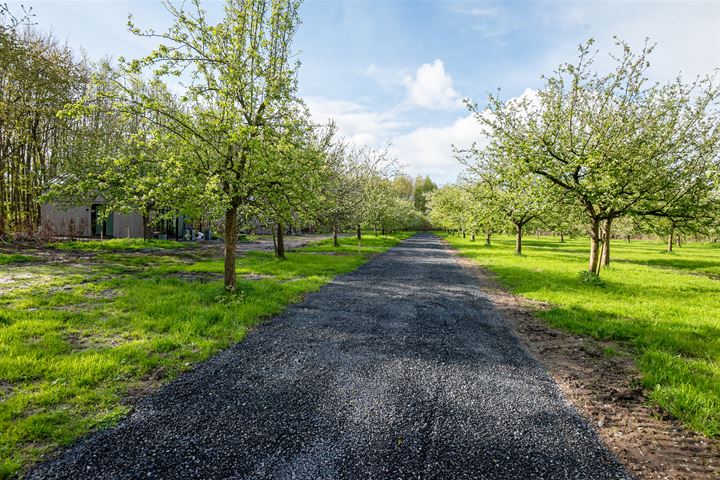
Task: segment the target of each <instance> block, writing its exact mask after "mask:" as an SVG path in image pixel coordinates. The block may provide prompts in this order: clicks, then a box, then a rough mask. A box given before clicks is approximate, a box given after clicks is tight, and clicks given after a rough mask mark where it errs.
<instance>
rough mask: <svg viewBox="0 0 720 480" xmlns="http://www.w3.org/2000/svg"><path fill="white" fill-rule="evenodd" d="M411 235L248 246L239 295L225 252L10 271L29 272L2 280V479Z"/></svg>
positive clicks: (110, 258)
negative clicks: (266, 249)
mask: <svg viewBox="0 0 720 480" xmlns="http://www.w3.org/2000/svg"><path fill="white" fill-rule="evenodd" d="M407 236H408V235H406V234H402V235H397V236H388V237H384V238H383V237H378V238H375V237H367V238H365V239H364V240H363V246H362V248H361V251H360V252H359V253H358V251H357V245H356V244H355V242H354V241H353V239H342V240H341V246H340V247H338V248H335V249H333V248H328V247H327V246H326V245H325V244H324V243H325V242H322V243H321V244H320V245H313V246H310V247H308V248H304V249H298V251H293V252H289V253H287V259H286V260H284V261H282V260H276V259H275V258H273V256H272V254H270V253H263V252H251V253H248V254H246V255H243V256H241V257H240V258H239V259H238V263H237V271H238V292H237V293H236V294H234V295H229V294H227V293H226V292H225V290H224V288H223V283H222V271H223V262H222V259H220V258H211V259H200V260H198V261H197V262H195V263H191V264H188V263H187V259H186V258H181V257H175V256H173V254H172V253H173V252H167V254H165V255H159V254H157V253H154V254H152V255H141V254H135V253H134V254H133V255H123V254H121V253H111V252H106V253H104V254H103V255H101V256H100V257H99V258H100V262H97V263H93V264H92V265H88V266H87V267H84V268H81V267H79V266H77V265H76V266H72V265H71V266H68V265H64V266H60V265H51V264H43V265H32V266H30V265H29V266H27V267H24V266H23V267H16V268H22V269H24V268H27V269H28V270H27V272H26V275H25V277H21V279H20V280H18V282H17V283H11V285H13V286H14V287H16V288H7V287H0V288H6V290H5V291H2V290H0V400H1V401H0V477H9V476H12V475H14V474H16V473H18V472H22V471H23V469H24V468H26V467H27V466H28V465H29V464H31V463H32V462H33V461H36V460H38V459H39V458H40V457H41V456H42V455H43V454H45V453H47V452H48V451H50V450H52V449H53V448H55V447H57V446H58V445H66V444H68V443H70V442H72V441H73V440H74V439H76V438H77V437H78V436H80V435H83V434H85V433H87V432H88V431H90V430H92V429H94V428H97V427H102V426H106V425H111V424H113V423H115V422H116V421H117V420H118V419H119V418H121V417H122V416H123V415H125V414H126V413H127V412H128V410H129V407H128V402H126V401H124V400H125V399H127V398H129V397H132V396H134V395H137V392H145V391H147V390H148V389H149V388H155V387H157V386H159V385H160V384H162V383H163V382H167V381H169V380H170V379H172V378H174V377H175V376H177V375H178V374H179V373H180V372H182V371H183V370H186V369H187V368H189V366H190V365H191V364H192V363H194V362H198V361H200V360H203V359H205V358H207V357H209V356H210V355H212V354H214V353H216V352H217V351H218V350H220V349H222V348H224V347H227V346H229V345H231V344H233V343H235V342H238V341H240V340H242V338H243V337H244V336H245V335H246V333H247V331H248V328H249V327H251V326H252V325H255V324H256V323H257V322H258V321H260V320H261V319H263V318H265V317H268V316H270V315H273V314H277V313H279V312H281V311H282V310H283V309H284V308H285V307H286V306H287V305H288V304H290V303H293V302H297V301H299V300H301V299H302V297H303V295H304V294H306V293H308V292H311V291H315V290H317V289H319V288H320V287H321V286H322V285H324V284H326V283H327V282H329V281H330V280H331V279H332V278H333V277H334V276H335V275H337V274H340V273H344V272H348V271H351V270H353V269H355V268H357V267H358V266H359V265H361V264H362V263H364V262H365V261H367V259H368V258H370V256H371V255H372V254H374V253H377V252H379V251H383V250H385V249H387V248H389V247H391V246H392V245H395V244H396V243H398V241H399V239H400V238H405V237H407ZM103 243H106V242H103ZM121 245H123V247H121V248H124V245H125V243H122V244H121ZM318 249H321V250H322V251H334V252H338V253H347V255H320V254H317V250H318ZM103 250H106V248H103ZM138 258H139V259H140V261H138ZM143 260H145V261H143ZM28 275H32V278H33V282H32V284H31V285H29V286H28V285H27V284H26V283H23V282H27V281H28V280H27V277H28ZM290 280H292V281H290Z"/></svg>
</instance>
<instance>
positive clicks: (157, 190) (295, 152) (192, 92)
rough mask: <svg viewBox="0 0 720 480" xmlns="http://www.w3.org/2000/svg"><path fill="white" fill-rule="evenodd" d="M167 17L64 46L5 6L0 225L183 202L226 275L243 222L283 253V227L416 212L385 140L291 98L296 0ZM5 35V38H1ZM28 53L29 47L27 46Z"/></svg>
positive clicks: (420, 205)
mask: <svg viewBox="0 0 720 480" xmlns="http://www.w3.org/2000/svg"><path fill="white" fill-rule="evenodd" d="M164 5H165V8H166V9H167V13H168V15H169V17H170V19H171V22H170V26H169V27H168V28H167V29H166V30H163V31H156V30H153V29H143V28H140V27H139V26H137V25H136V22H135V20H134V19H133V18H132V17H130V19H129V21H128V26H129V30H130V31H131V32H132V33H133V34H134V35H137V36H139V37H143V38H146V39H150V40H152V41H154V42H155V43H156V47H155V48H154V49H153V50H152V52H151V53H150V54H148V55H146V56H144V57H142V58H136V59H124V58H119V59H118V61H116V62H111V61H110V60H101V61H98V62H90V61H88V60H87V59H79V60H78V59H76V58H75V56H74V55H73V52H71V51H70V50H69V49H68V48H67V47H65V46H62V45H60V44H59V43H58V42H57V41H56V40H54V39H53V38H52V37H50V36H42V35H40V34H39V33H37V31H36V30H35V29H34V28H33V26H32V24H31V18H32V17H31V15H27V16H24V18H22V19H20V20H18V19H17V18H16V17H13V16H12V15H11V14H10V12H9V11H8V10H7V8H4V9H3V10H2V13H3V16H2V18H3V22H2V30H0V32H1V34H2V36H1V37H0V41H2V42H3V45H2V46H3V48H2V49H0V51H1V52H2V54H1V55H2V58H0V62H2V64H1V65H0V95H1V97H0V102H2V103H0V109H1V110H0V155H1V158H2V163H1V164H0V168H2V170H0V182H1V183H0V187H2V188H0V191H1V192H2V197H0V219H2V220H0V235H7V234H10V233H17V232H21V231H26V232H36V231H37V230H38V228H42V225H40V224H39V223H40V218H39V214H38V208H39V204H40V203H41V202H44V201H47V202H53V203H58V204H60V205H66V206H74V205H85V204H88V203H90V202H92V201H93V199H95V198H102V201H103V205H104V211H103V212H100V216H99V219H100V218H101V216H102V215H107V214H108V213H109V212H111V211H112V212H122V213H129V212H138V213H140V214H142V215H143V218H144V223H145V232H146V236H147V235H149V234H150V232H151V229H152V225H151V221H152V220H153V219H155V220H162V219H163V218H165V219H170V218H174V216H176V215H178V214H181V215H183V216H187V217H190V218H194V219H205V221H208V222H210V223H212V224H214V225H217V228H218V231H219V233H220V235H221V236H222V237H223V240H224V242H225V250H224V257H225V286H226V288H227V289H228V290H230V291H232V290H234V289H235V285H236V275H235V247H236V242H237V238H238V234H239V233H240V231H241V230H243V229H245V228H246V227H248V226H249V225H258V224H261V225H265V226H267V227H268V228H269V229H271V230H272V231H273V235H274V238H275V245H276V248H275V253H276V255H277V256H278V257H281V258H282V257H284V255H285V252H284V242H283V237H284V235H285V233H286V231H287V230H288V228H289V226H295V227H297V226H303V225H313V226H315V227H316V228H320V229H324V230H326V231H332V232H333V233H334V235H333V237H334V241H335V243H336V244H337V242H338V240H337V238H338V233H339V232H341V231H342V230H346V229H350V228H351V229H352V230H353V231H354V232H356V235H357V237H358V240H360V239H361V236H362V229H363V228H370V229H373V230H374V231H375V232H376V233H377V232H381V233H384V232H388V231H393V230H400V229H405V228H419V227H422V226H423V225H425V223H424V216H423V212H424V211H425V209H426V195H427V193H428V192H429V191H431V190H432V189H433V188H435V186H434V184H432V182H431V181H430V180H429V179H427V178H425V179H423V178H419V179H411V178H409V177H407V176H404V175H402V174H401V173H400V170H399V169H398V168H397V162H396V160H395V159H393V158H392V157H391V156H390V155H389V154H388V151H387V149H382V148H381V149H378V148H371V147H369V146H356V145H351V144H349V143H348V142H346V141H344V140H343V139H342V138H341V137H340V136H339V135H338V133H337V129H336V127H335V126H334V125H333V124H332V123H329V124H327V125H317V124H315V123H313V122H312V121H311V119H310V115H309V112H308V111H307V108H306V107H305V105H304V103H303V102H302V100H301V99H300V98H299V97H298V94H297V91H298V70H299V67H300V65H299V62H298V61H297V60H296V55H295V52H294V51H293V49H292V41H293V37H294V35H295V33H296V30H297V28H298V25H299V23H300V18H299V7H300V3H299V2H298V1H295V0H228V1H227V2H226V3H225V5H224V10H223V15H222V18H221V19H220V20H219V21H217V22H211V21H210V20H209V19H208V16H207V13H206V11H205V10H204V9H203V7H202V5H201V3H200V1H199V0H193V1H191V2H188V3H185V4H182V5H181V6H176V5H173V4H172V3H170V2H167V3H165V4H164ZM6 47H7V48H6ZM28 52H30V53H32V54H29V53H28Z"/></svg>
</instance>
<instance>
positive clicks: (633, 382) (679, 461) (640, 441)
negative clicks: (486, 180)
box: [454, 250, 720, 479]
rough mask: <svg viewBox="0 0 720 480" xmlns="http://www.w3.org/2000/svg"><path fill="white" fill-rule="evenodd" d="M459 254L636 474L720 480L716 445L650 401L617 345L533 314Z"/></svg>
mask: <svg viewBox="0 0 720 480" xmlns="http://www.w3.org/2000/svg"><path fill="white" fill-rule="evenodd" d="M454 251H455V250H454ZM455 252H456V253H457V251H455ZM458 258H459V261H460V263H461V264H463V265H464V266H466V267H467V268H468V269H470V270H471V271H473V272H474V273H475V275H476V276H477V278H478V281H479V284H480V288H481V289H482V291H483V292H485V293H486V294H487V295H488V296H489V297H490V299H491V300H492V301H493V303H494V304H495V306H496V308H497V309H498V311H499V312H500V313H501V314H502V315H503V318H504V319H505V321H506V322H507V323H508V325H509V326H510V327H511V328H512V329H513V331H514V333H515V334H516V336H517V337H518V338H519V339H520V340H521V342H522V343H523V345H524V346H525V347H526V348H527V350H529V351H530V352H531V353H532V354H533V355H534V356H535V357H536V358H537V359H538V360H540V361H541V362H542V363H543V364H544V365H545V366H546V368H547V369H548V370H549V371H550V374H551V375H552V376H553V378H554V379H555V381H556V382H557V383H558V385H559V386H560V389H561V390H562V391H563V394H564V395H565V397H566V398H567V399H568V400H569V401H570V402H571V403H572V404H573V405H574V406H575V407H576V408H577V409H578V410H579V411H580V412H581V413H582V414H583V416H584V417H585V418H586V419H587V420H588V421H589V422H590V423H591V424H592V425H593V427H594V428H595V430H596V431H597V432H598V433H599V435H600V436H601V437H602V439H603V441H604V442H605V444H606V445H607V446H608V447H609V448H610V449H611V450H612V451H613V452H614V453H615V454H616V455H617V456H618V457H619V458H620V459H621V460H622V461H623V463H624V464H625V466H626V467H627V468H628V470H630V471H631V472H632V473H633V474H634V475H636V476H637V477H638V478H642V479H718V478H720V442H718V441H715V440H712V439H708V438H706V437H703V436H702V435H698V434H695V433H693V432H690V431H688V430H686V429H685V428H684V427H683V426H682V425H681V424H680V423H679V422H677V421H676V420H673V419H671V418H670V417H669V416H668V415H667V414H665V413H663V412H660V411H659V409H658V408H656V407H653V406H651V405H649V404H648V402H647V401H646V398H645V396H644V392H643V389H642V388H640V387H639V386H638V385H639V379H640V373H639V372H638V370H637V367H636V366H635V363H634V361H633V359H632V356H631V355H630V354H629V353H628V352H627V351H626V350H625V349H623V347H621V346H618V345H617V344H614V343H611V342H600V341H596V340H594V339H592V338H587V337H581V336H578V335H574V334H572V333H568V332H564V331H560V330H556V329H554V328H552V327H550V326H548V325H547V324H546V323H545V322H544V321H543V320H541V319H538V318H537V317H536V316H535V315H534V312H537V311H539V310H542V309H543V308H547V306H546V305H542V304H539V303H536V302H532V301H530V300H527V299H524V298H522V297H519V296H516V295H512V294H510V293H508V292H507V291H506V290H504V289H503V288H502V287H501V286H500V284H499V283H498V282H497V280H496V279H495V277H494V275H493V274H492V273H490V272H488V271H487V270H484V269H482V268H479V267H478V266H477V265H476V264H475V263H473V262H472V261H471V260H469V259H467V258H465V257H461V256H460V255H458ZM609 353H610V354H609Z"/></svg>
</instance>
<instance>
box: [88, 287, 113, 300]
mask: <svg viewBox="0 0 720 480" xmlns="http://www.w3.org/2000/svg"><path fill="white" fill-rule="evenodd" d="M120 295H121V294H120V292H118V291H117V290H115V289H113V288H108V289H106V290H103V291H100V292H87V293H85V296H86V297H88V298H94V299H97V300H99V299H103V300H110V299H113V298H117V297H119V296H120Z"/></svg>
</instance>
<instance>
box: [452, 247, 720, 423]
mask: <svg viewBox="0 0 720 480" xmlns="http://www.w3.org/2000/svg"><path fill="white" fill-rule="evenodd" d="M446 238H447V240H448V241H449V242H450V243H451V244H452V245H453V246H454V247H455V248H457V249H458V250H460V252H461V253H462V254H463V255H466V256H468V257H470V258H471V259H473V260H475V261H477V262H478V263H479V264H480V265H482V266H484V267H487V268H488V269H490V270H491V271H493V272H494V273H496V274H497V275H498V277H499V279H500V280H501V282H502V283H503V284H504V285H505V286H506V287H508V288H509V289H510V290H511V291H512V292H514V293H517V294H520V295H523V296H525V297H528V298H531V299H534V300H539V301H542V302H548V303H549V304H550V305H551V308H549V309H548V310H546V311H542V312H540V313H539V315H540V316H541V317H543V318H545V319H546V320H547V321H548V322H549V323H551V324H552V325H554V326H557V327H561V328H564V329H567V330H570V331H573V332H576V333H579V334H582V335H591V336H593V337H595V338H600V339H612V340H617V341H621V342H624V343H626V344H628V345H630V346H631V347H632V349H633V350H634V351H635V352H636V356H637V363H638V366H639V368H640V371H641V373H642V382H643V384H644V386H645V387H646V388H647V389H649V391H650V398H651V400H652V401H653V402H656V403H657V404H658V405H660V406H661V407H663V408H664V409H665V410H667V411H669V412H670V413H672V414H673V415H675V416H676V417H677V418H679V419H681V420H682V421H683V422H684V423H685V424H686V425H688V426H689V427H690V428H692V429H694V430H696V431H699V432H702V433H704V434H706V435H708V436H712V437H719V436H720V279H719V277H718V276H719V275H720V249H718V248H717V247H716V246H714V245H701V244H688V245H686V246H683V247H681V248H677V249H676V252H675V253H673V254H668V253H664V245H663V244H661V243H654V242H640V241H634V242H632V243H629V244H628V243H625V242H621V241H617V242H613V244H612V246H611V252H612V256H613V261H612V265H611V266H610V267H609V268H607V269H605V270H603V271H602V274H601V276H602V282H601V283H599V284H589V283H587V282H583V281H581V279H580V275H579V272H581V271H582V270H583V269H584V268H586V264H587V255H588V244H587V243H588V242H586V241H584V240H573V241H568V242H567V243H559V242H558V240H557V238H542V239H539V240H538V239H528V240H526V242H525V244H524V245H523V252H524V254H523V255H522V256H517V255H515V254H514V251H513V245H514V244H513V242H514V239H512V238H509V237H501V238H498V239H495V240H494V244H493V246H492V247H485V246H484V242H482V241H478V242H470V241H469V239H462V238H457V237H446Z"/></svg>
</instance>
